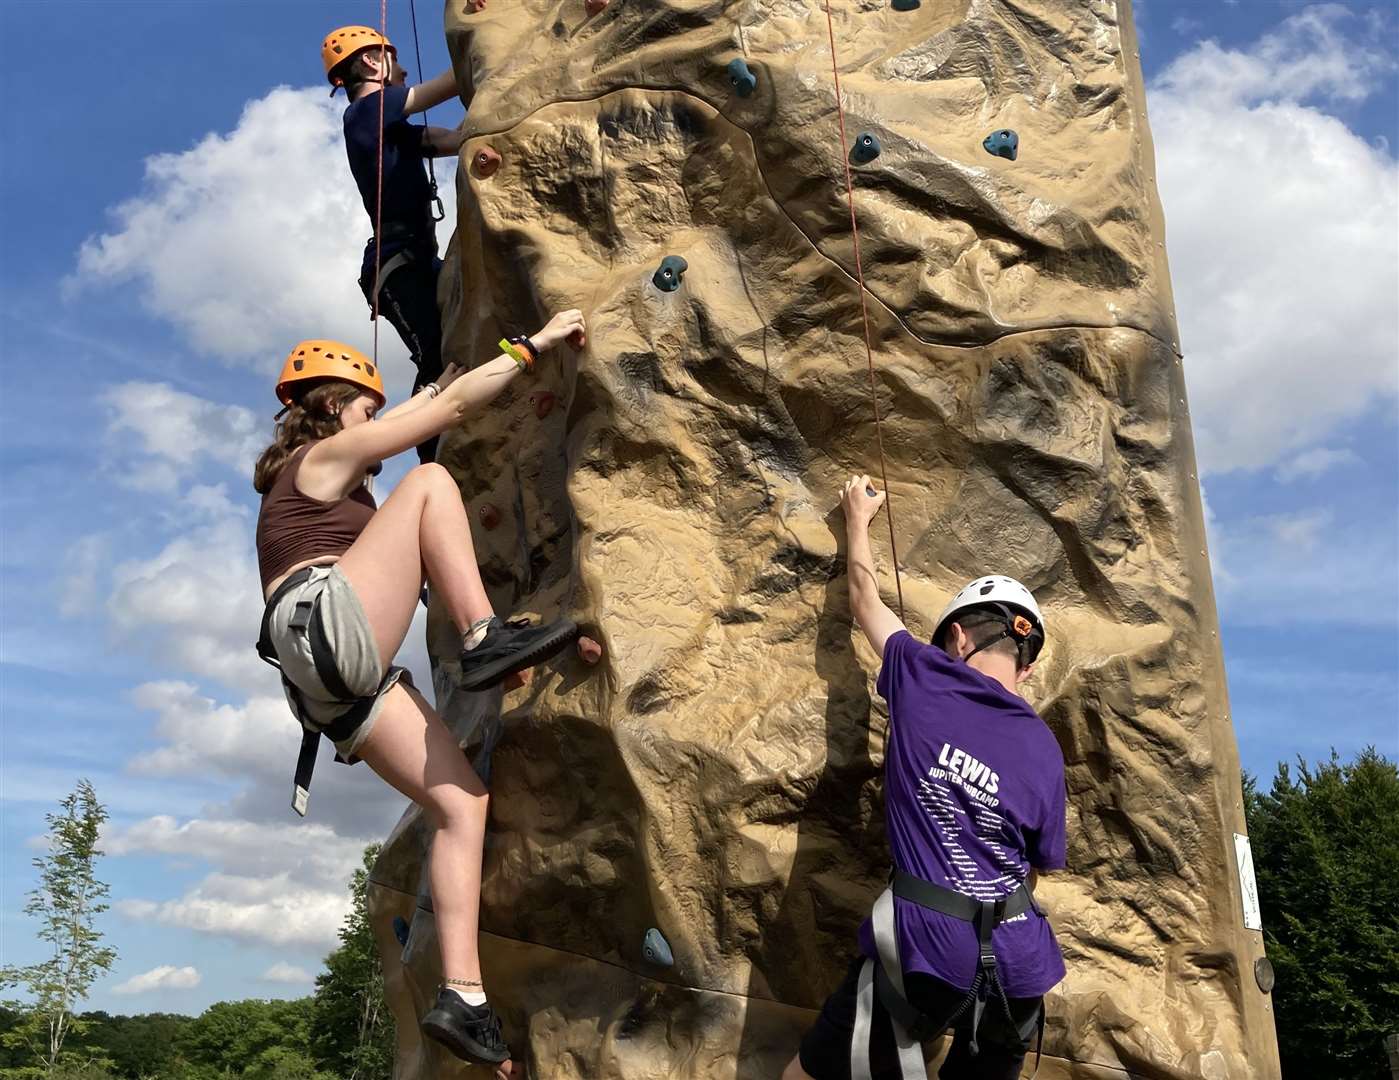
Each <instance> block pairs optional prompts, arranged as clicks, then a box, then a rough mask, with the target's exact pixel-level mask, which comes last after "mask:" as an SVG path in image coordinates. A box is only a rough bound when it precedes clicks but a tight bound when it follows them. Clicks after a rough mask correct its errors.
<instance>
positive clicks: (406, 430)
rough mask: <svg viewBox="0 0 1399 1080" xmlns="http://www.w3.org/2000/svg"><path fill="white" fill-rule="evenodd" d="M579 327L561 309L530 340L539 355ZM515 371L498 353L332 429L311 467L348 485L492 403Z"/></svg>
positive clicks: (578, 317)
mask: <svg viewBox="0 0 1399 1080" xmlns="http://www.w3.org/2000/svg"><path fill="white" fill-rule="evenodd" d="M583 330H584V322H583V313H582V312H581V311H578V310H577V309H573V310H570V311H561V312H559V314H557V315H555V316H554V317H553V318H552V319H550V320H549V322H548V323H547V324H546V325H545V327H544V329H542V330H540V331H539V332H538V333H537V334H535V335H534V336H533V337H532V338H531V339H530V340H531V341H533V342H534V344H535V346H536V347H537V348H538V349H539V351H540V353H541V355H542V354H543V353H544V352H545V351H547V350H549V349H551V348H553V347H554V346H555V345H557V344H559V342H561V341H563V340H564V339H565V338H567V337H568V336H569V335H570V334H574V333H580V332H582V331H583ZM520 373H521V369H520V366H519V364H517V363H516V362H515V359H514V358H513V357H511V356H507V355H505V354H501V355H500V356H497V357H496V358H495V359H494V360H492V361H490V362H489V363H486V364H482V365H481V366H480V367H477V368H473V369H472V370H471V371H468V372H467V373H466V374H464V375H460V376H457V377H455V378H453V379H452V380H451V382H450V383H449V384H448V385H447V386H446V388H445V389H443V390H442V392H441V393H439V394H438V395H437V396H436V397H434V398H431V399H430V400H426V401H421V402H420V400H419V399H422V398H427V394H426V393H420V394H416V395H414V397H413V398H411V399H410V400H409V401H407V402H405V403H404V404H402V405H400V406H398V407H396V408H393V409H390V410H389V411H388V412H386V413H384V414H383V415H382V416H381V417H380V418H379V419H378V420H376V421H374V422H373V423H368V424H355V425H354V426H353V427H347V428H345V429H344V430H343V431H338V432H336V433H335V434H334V435H332V436H331V437H330V438H328V439H326V440H325V441H324V442H322V443H321V444H320V445H318V446H317V447H315V449H314V450H313V451H312V453H314V454H315V455H316V459H317V467H318V468H320V469H331V470H334V472H335V473H337V474H340V473H343V475H344V478H345V482H346V486H348V485H349V484H350V483H351V482H352V481H353V478H355V477H358V476H362V475H363V474H364V471H365V470H366V469H368V468H369V466H370V465H372V464H374V462H376V461H383V460H384V459H385V458H390V457H393V455H394V454H399V453H402V452H403V451H404V450H407V449H409V448H410V447H414V446H417V445H418V444H419V443H421V442H424V441H426V440H427V439H430V438H432V436H434V435H440V434H442V432H444V431H446V430H447V429H448V428H450V427H455V426H457V425H458V424H460V423H461V422H462V420H463V419H465V418H466V417H467V416H470V415H471V414H472V413H474V412H476V411H478V410H479V409H481V408H482V407H483V406H485V405H486V404H487V403H489V402H490V401H492V400H493V399H494V398H495V397H496V396H497V395H498V394H499V393H500V392H501V391H502V390H504V389H505V388H506V387H507V386H509V385H510V384H511V383H512V382H514V381H515V379H516V378H517V377H518V376H519V375H520Z"/></svg>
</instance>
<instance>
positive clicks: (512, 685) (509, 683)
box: [500, 667, 534, 694]
mask: <svg viewBox="0 0 1399 1080" xmlns="http://www.w3.org/2000/svg"><path fill="white" fill-rule="evenodd" d="M533 676H534V668H528V667H527V668H525V669H524V670H523V671H512V672H511V673H510V674H509V675H507V676H505V679H504V681H503V682H502V683H501V684H500V685H501V686H502V687H503V688H504V690H505V692H506V693H507V694H508V693H510V691H511V690H520V689H523V688H524V687H526V686H528V685H529V681H530V679H531V678H533Z"/></svg>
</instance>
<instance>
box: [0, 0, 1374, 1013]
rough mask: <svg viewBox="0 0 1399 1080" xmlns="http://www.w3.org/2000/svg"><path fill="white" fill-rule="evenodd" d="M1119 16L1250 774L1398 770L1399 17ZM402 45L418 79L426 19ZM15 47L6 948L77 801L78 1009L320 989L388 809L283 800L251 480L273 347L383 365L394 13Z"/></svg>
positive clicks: (29, 27)
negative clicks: (341, 84)
mask: <svg viewBox="0 0 1399 1080" xmlns="http://www.w3.org/2000/svg"><path fill="white" fill-rule="evenodd" d="M390 8H391V12H390V35H391V36H392V37H394V38H395V39H396V40H398V41H399V42H400V43H401V45H402V47H403V48H404V52H405V54H406V55H405V59H407V60H408V61H409V62H410V65H411V59H412V58H411V55H407V53H408V47H407V46H408V42H409V41H410V40H411V32H410V29H409V22H408V8H407V5H406V4H403V3H400V2H398V0H395V2H394V3H391V4H390ZM1136 14H1137V21H1138V24H1139V29H1140V32H1141V39H1142V62H1143V64H1144V67H1145V72H1146V76H1147V79H1148V83H1149V86H1150V90H1149V100H1148V107H1149V110H1150V119H1151V123H1152V128H1153V134H1154V136H1155V140H1156V152H1157V157H1158V173H1159V179H1160V189H1161V192H1162V197H1163V200H1164V202H1165V209H1166V218H1167V243H1168V248H1169V252H1170V256H1171V262H1172V276H1173V281H1174V285H1175V290H1176V299H1177V306H1178V309H1179V313H1180V325H1181V333H1182V337H1183V346H1184V351H1185V354H1186V365H1187V377H1188V379H1189V381H1190V393H1191V405H1192V412H1193V414H1194V417H1195V422H1196V440H1197V444H1198V447H1199V457H1200V466H1201V470H1200V471H1201V475H1202V477H1203V486H1204V494H1205V497H1206V501H1207V505H1208V507H1209V514H1210V530H1211V554H1212V558H1213V563H1214V569H1215V579H1216V589H1217V593H1218V600H1219V606H1220V612H1221V619H1222V634H1223V640H1224V647H1225V654H1226V660H1227V663H1228V671H1229V679H1230V692H1231V695H1232V701H1233V716H1234V722H1235V725H1236V729H1237V732H1238V738H1239V747H1240V753H1241V756H1242V758H1243V761H1244V764H1245V766H1246V767H1247V768H1249V769H1250V770H1252V771H1254V772H1256V773H1262V774H1264V775H1265V776H1269V775H1271V773H1272V771H1273V769H1274V766H1275V763H1276V762H1277V761H1279V760H1284V759H1290V758H1292V757H1293V756H1295V755H1298V754H1301V755H1303V756H1306V757H1308V758H1316V757H1318V756H1321V755H1325V754H1326V753H1328V752H1329V749H1330V748H1331V747H1333V746H1334V747H1335V748H1336V749H1337V750H1338V751H1339V752H1340V753H1341V754H1342V755H1343V756H1350V755H1352V754H1354V753H1355V751H1356V750H1358V749H1359V748H1360V747H1362V746H1364V745H1366V744H1370V743H1373V744H1376V745H1378V746H1380V748H1381V749H1382V750H1384V751H1385V752H1386V753H1388V754H1390V755H1391V756H1399V571H1396V566H1397V565H1399V422H1397V420H1399V417H1397V416H1396V396H1395V395H1396V386H1399V309H1397V308H1396V301H1395V297H1396V292H1397V291H1399V211H1397V210H1396V206H1399V172H1396V163H1395V148H1396V147H1399V130H1396V127H1397V126H1399V83H1396V60H1399V56H1397V55H1396V51H1395V49H1394V42H1395V40H1396V17H1395V14H1394V11H1393V8H1392V7H1390V8H1370V7H1367V6H1364V5H1307V4H1301V3H1286V2H1283V3H1278V2H1268V3H1250V2H1248V0H1239V2H1237V3H1228V2H1223V3H1216V2H1213V0H1212V2H1209V3H1203V2H1202V3H1169V2H1167V0H1139V2H1138V3H1137V5H1136ZM418 15H419V29H420V32H421V38H422V43H423V46H424V66H425V68H426V69H427V71H428V72H429V73H435V72H437V71H440V70H442V69H443V68H444V67H445V66H446V64H447V57H446V51H445V46H444V43H443V40H442V34H441V8H440V5H437V4H432V3H429V2H427V0H424V2H423V3H420V4H419V11H418ZM0 19H3V22H4V28H5V30H6V32H7V38H8V39H9V40H12V41H20V42H23V43H24V47H23V48H22V49H20V50H18V51H17V53H16V55H15V56H14V57H13V58H12V65H11V67H12V71H13V78H12V79H11V85H12V88H13V89H12V91H11V102H10V107H9V108H8V109H7V110H5V114H4V119H3V121H0V122H2V123H3V125H4V131H3V140H4V142H3V146H4V150H5V152H4V154H3V156H0V176H2V177H3V185H4V198H3V200H0V235H3V237H4V239H5V242H6V249H7V252H8V253H9V255H10V257H9V258H8V259H7V260H5V261H4V265H3V267H0V298H2V299H3V304H4V315H5V318H4V321H3V330H0V333H2V334H3V337H0V350H3V357H4V360H3V365H0V372H3V380H4V385H3V391H4V392H3V394H0V462H3V477H4V480H3V486H0V514H2V515H3V516H2V517H0V520H2V521H3V543H0V596H2V597H3V625H0V714H2V715H3V726H2V727H0V812H3V820H0V840H2V841H3V850H2V851H0V953H3V955H4V959H5V962H7V963H14V962H23V961H25V960H27V959H30V958H32V957H33V956H34V955H35V953H34V949H35V945H34V942H33V925H32V924H31V923H30V922H29V921H28V920H26V919H25V918H24V917H23V916H22V915H21V914H20V913H19V909H20V907H21V906H22V903H23V898H24V893H25V892H26V890H27V889H28V888H30V887H31V886H32V883H33V877H32V873H31V871H30V869H29V860H30V859H31V858H32V857H33V856H34V854H35V852H34V849H33V847H32V838H33V837H34V836H35V835H36V834H38V833H39V832H40V831H41V829H42V821H43V814H44V812H45V811H47V810H50V809H52V808H53V807H54V806H55V805H56V803H57V801H58V800H59V798H61V797H62V795H63V794H64V793H66V792H67V791H69V790H71V788H72V786H73V784H74V782H75V781H76V779H77V778H78V777H80V776H88V777H90V778H91V779H93V781H94V782H95V783H96V786H97V789H98V792H99V794H100V796H101V797H102V799H103V801H104V802H105V803H106V804H107V805H108V807H109V808H110V810H111V813H112V829H111V836H110V840H109V842H108V845H107V847H108V851H109V854H108V856H107V857H106V858H105V859H104V860H103V862H102V865H101V870H102V876H103V877H104V878H105V879H106V880H108V881H109V882H110V883H111V886H112V897H113V901H114V907H113V910H112V911H111V912H110V913H108V915H107V916H105V917H104V920H103V926H104V929H105V930H106V932H107V934H108V937H109V940H110V941H111V942H112V943H113V944H114V945H116V946H117V948H118V949H119V951H120V954H121V960H120V963H119V965H118V967H117V969H116V970H115V971H114V972H113V974H112V976H111V977H110V978H108V979H106V980H104V981H103V982H102V983H101V984H99V986H98V987H97V988H96V990H95V992H94V994H93V996H92V998H91V1000H90V1003H89V1004H90V1005H91V1006H92V1007H98V1008H106V1009H110V1010H113V1011H124V1012H140V1011H150V1010H156V1009H167V1010H179V1011H197V1010H199V1009H201V1008H203V1007H204V1006H205V1005H207V1004H208V1003H209V1002H211V1001H215V1000H220V999H224V998H232V997H243V996H273V995H294V994H300V993H304V992H307V991H308V990H309V989H310V982H309V978H310V975H311V974H312V973H314V972H315V971H316V970H317V969H318V968H319V963H320V958H321V956H322V955H323V954H324V952H325V951H326V949H327V948H328V947H329V946H331V945H332V944H333V939H334V932H335V929H336V927H337V926H338V922H339V917H340V913H341V911H342V910H343V902H344V884H343V883H344V879H345V877H346V875H347V874H348V871H349V869H350V868H351V867H352V866H353V865H354V863H355V862H356V861H357V856H358V851H359V848H360V846H361V845H362V844H363V843H364V842H365V841H367V840H370V839H375V838H379V837H382V836H383V835H384V834H385V832H386V831H387V829H388V828H389V826H390V825H391V824H392V823H393V821H394V820H395V819H396V817H397V815H398V813H399V812H400V810H401V807H402V803H401V800H399V799H398V798H397V797H395V796H392V795H391V794H389V793H387V792H386V791H385V790H384V789H383V787H382V785H379V784H377V783H376V782H375V781H374V780H373V778H372V777H370V776H369V775H368V773H367V772H366V771H365V770H362V769H361V770H346V769H341V768H338V767H332V766H330V765H329V764H328V763H323V765H322V767H321V771H320V774H319V775H318V778H317V786H316V793H315V797H314V799H313V803H312V816H311V818H310V819H309V821H308V822H307V823H298V822H297V821H296V820H295V819H294V818H293V817H292V815H291V814H290V812H289V811H288V809H287V795H288V791H287V789H288V787H289V783H288V781H289V769H290V764H291V758H292V756H293V755H294V751H295V745H296V738H297V737H296V732H295V730H294V728H292V727H291V725H290V721H289V719H288V718H287V716H286V714H285V706H284V705H283V704H282V703H281V700H280V697H279V696H278V691H277V687H276V684H275V682H274V681H273V680H272V679H271V677H270V672H269V671H267V670H265V669H264V668H263V665H261V664H260V663H259V662H258V661H257V660H256V658H255V657H254V656H253V655H252V652H251V649H250V645H251V639H252V637H253V636H254V634H255V622H256V618H257V615H258V608H259V604H258V601H257V598H256V586H255V569H254V567H253V563H252V551H251V546H250V543H249V537H250V530H251V523H252V520H253V515H254V514H255V512H256V502H255V497H254V495H253V493H252V491H251V488H250V485H249V483H248V479H247V476H248V472H247V462H248V458H249V454H250V453H251V452H252V451H253V449H255V448H256V447H257V446H259V445H260V440H261V438H262V437H263V435H264V434H265V432H266V430H267V428H268V426H269V423H270V418H271V413H272V411H273V408H274V406H273V403H272V401H271V395H270V391H269V385H270V381H271V376H272V375H273V374H274V373H275V369H276V367H277V365H278V364H279V362H280V357H281V356H282V355H283V354H284V353H285V350H286V348H287V347H288V345H289V344H290V343H291V342H292V341H295V340H296V339H297V338H299V337H302V336H315V335H319V334H321V333H324V332H325V328H327V327H335V328H337V329H336V331H335V332H336V333H337V334H338V335H341V336H344V337H345V338H346V339H348V340H352V341H355V342H356V343H359V344H362V345H368V343H369V337H368V334H369V325H368V321H367V318H366V313H365V309H364V305H363V300H362V298H361V297H360V296H359V293H358V290H357V288H356V286H355V283H354V273H355V267H357V265H358V259H359V254H358V252H359V249H360V247H361V245H362V243H363V238H364V234H365V223H364V221H363V212H362V210H361V209H360V208H359V207H358V205H357V201H356V194H355V192H354V190H353V187H352V186H351V184H350V181H349V179H348V176H347V175H346V170H345V167H344V159H343V152H342V150H341V147H340V145H339V141H338V111H339V106H338V105H333V104H332V103H330V101H329V100H328V99H327V97H326V95H325V92H324V89H323V84H321V83H320V82H319V77H320V73H319V58H318V46H319V42H320V39H321V37H322V35H323V34H324V33H325V31H326V30H327V29H328V28H329V27H330V26H331V25H333V24H337V23H339V22H344V21H349V20H353V19H359V20H362V21H364V22H374V21H375V20H376V19H377V4H373V3H358V4H346V3H334V4H331V3H309V2H301V3H281V2H278V3H272V2H267V3H249V2H242V3H222V2H217V0H204V2H199V3H158V2H147V3H129V2H126V0H108V2H106V3H81V4H79V3H63V2H52V0H50V2H43V3H39V2H32V3H30V2H18V3H15V2H11V3H9V4H6V5H5V6H4V9H3V12H0ZM14 69H17V70H14ZM72 72H81V73H84V78H83V79H75V78H73V77H72V76H71V75H70V74H68V73H72ZM104 73H105V74H108V75H110V78H102V76H103V75H104ZM94 78H102V81H101V88H100V90H94V89H93V88H92V79H94ZM460 116H461V110H460V107H458V106H447V107H443V108H442V109H440V110H438V111H437V112H436V113H435V114H434V118H433V119H434V122H437V123H444V124H451V123H455V122H456V121H457V120H459V119H460ZM438 168H439V173H440V179H441V180H442V181H443V182H444V185H445V190H444V194H447V195H450V190H451V184H450V181H449V179H448V178H449V173H450V170H449V169H448V167H446V166H443V165H439V167H438ZM449 220H450V216H449ZM446 237H447V232H446V229H445V228H444V230H443V231H442V232H441V234H440V238H441V240H442V241H443V242H445V240H446ZM382 347H383V349H384V351H385V352H386V353H387V354H388V357H387V358H388V360H389V363H388V370H390V371H395V370H396V371H397V372H398V373H400V374H401V373H402V371H403V369H404V367H406V363H404V362H400V361H402V357H403V353H402V350H401V347H400V346H399V345H398V342H397V341H396V339H395V338H394V335H393V334H392V333H391V332H388V333H387V335H386V338H385V340H384V341H383V343H382ZM405 384H406V380H404V379H400V381H399V384H398V385H397V386H395V387H392V390H393V391H394V392H395V393H396V394H399V395H401V394H402V392H403V391H404V390H405V389H406V385H405ZM393 479H394V475H392V474H391V475H389V476H387V477H385V478H384V481H385V482H384V483H381V485H380V490H381V491H382V490H386V489H387V487H388V486H389V484H390V483H392V481H393ZM410 666H412V667H414V668H415V670H418V671H420V672H421V671H424V670H425V663H424V661H423V658H422V655H421V649H420V648H419V650H418V654H417V657H416V659H413V660H411V661H410ZM234 733H237V734H238V735H239V737H238V738H237V739H235V738H234V737H233V736H234Z"/></svg>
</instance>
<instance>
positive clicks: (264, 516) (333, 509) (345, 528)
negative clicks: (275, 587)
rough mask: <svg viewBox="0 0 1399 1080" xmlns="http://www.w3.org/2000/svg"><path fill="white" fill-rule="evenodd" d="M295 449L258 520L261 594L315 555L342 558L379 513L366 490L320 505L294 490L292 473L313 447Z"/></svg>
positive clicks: (268, 495) (274, 483) (264, 502)
mask: <svg viewBox="0 0 1399 1080" xmlns="http://www.w3.org/2000/svg"><path fill="white" fill-rule="evenodd" d="M315 445H316V444H315V443H313V442H312V443H307V444H306V445H305V446H303V447H300V448H299V449H297V450H296V451H295V452H294V453H293V454H292V456H291V457H290V458H289V459H288V460H287V463H286V464H285V465H283V466H282V472H281V474H280V475H279V476H278V477H277V479H276V481H274V482H273V484H272V490H271V491H269V492H268V493H267V494H266V495H264V496H263V497H262V509H261V510H260V511H259V512H258V515H257V565H258V572H259V573H260V574H261V575H262V589H263V591H264V592H266V591H267V586H268V584H269V583H270V582H272V581H275V580H276V579H277V578H279V577H281V576H282V575H283V574H285V573H286V572H287V571H288V570H289V569H291V568H292V567H293V566H295V565H296V564H297V563H299V562H305V561H306V560H307V559H313V558H315V557H316V556H317V555H343V554H345V552H346V551H348V550H349V549H350V545H351V544H353V543H354V542H355V540H356V539H358V537H359V534H360V533H362V532H364V527H365V526H366V525H368V524H369V519H370V518H372V517H373V516H374V511H375V510H376V509H377V508H378V507H377V505H376V504H375V502H374V496H373V495H371V494H370V493H369V489H368V488H365V487H364V486H362V485H361V486H360V487H357V488H355V490H354V491H352V492H350V494H348V495H346V496H345V497H344V498H343V499H336V500H335V501H334V502H321V500H320V499H313V498H311V496H309V495H303V494H302V493H301V492H300V491H298V490H297V489H296V474H297V472H299V471H300V469H301V463H302V462H303V461H305V460H306V452H307V451H308V450H310V449H311V447H313V446H315Z"/></svg>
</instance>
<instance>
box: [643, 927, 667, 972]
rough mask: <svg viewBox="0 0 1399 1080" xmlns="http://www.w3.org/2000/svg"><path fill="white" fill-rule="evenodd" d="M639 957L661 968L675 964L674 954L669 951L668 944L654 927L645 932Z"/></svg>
mask: <svg viewBox="0 0 1399 1080" xmlns="http://www.w3.org/2000/svg"><path fill="white" fill-rule="evenodd" d="M641 955H642V956H644V957H646V959H647V960H649V961H650V962H651V963H653V964H659V965H660V966H661V967H670V965H671V964H673V963H675V954H674V953H672V952H671V951H670V943H669V942H668V941H666V939H665V938H664V937H662V936H661V932H660V931H659V930H657V929H656V928H655V927H654V926H653V927H651V929H650V930H647V931H646V937H644V938H643V939H642V941H641Z"/></svg>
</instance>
